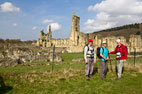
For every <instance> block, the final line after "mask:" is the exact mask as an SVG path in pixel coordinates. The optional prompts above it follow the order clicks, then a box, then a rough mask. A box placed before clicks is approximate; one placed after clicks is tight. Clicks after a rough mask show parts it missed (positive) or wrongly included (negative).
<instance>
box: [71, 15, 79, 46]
mask: <svg viewBox="0 0 142 94" xmlns="http://www.w3.org/2000/svg"><path fill="white" fill-rule="evenodd" d="M79 23H80V18H79V17H78V16H76V15H75V13H73V15H72V27H71V34H70V38H69V39H70V41H71V42H72V45H73V46H75V45H77V44H78V43H77V42H78V38H79V36H78V32H79V31H80V24H79Z"/></svg>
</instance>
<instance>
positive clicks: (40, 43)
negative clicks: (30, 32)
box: [39, 30, 44, 45]
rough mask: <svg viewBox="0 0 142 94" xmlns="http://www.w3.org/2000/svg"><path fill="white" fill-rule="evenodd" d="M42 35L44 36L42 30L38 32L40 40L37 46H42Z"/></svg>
mask: <svg viewBox="0 0 142 94" xmlns="http://www.w3.org/2000/svg"><path fill="white" fill-rule="evenodd" d="M43 35H44V32H43V30H41V31H40V38H39V45H42V43H43Z"/></svg>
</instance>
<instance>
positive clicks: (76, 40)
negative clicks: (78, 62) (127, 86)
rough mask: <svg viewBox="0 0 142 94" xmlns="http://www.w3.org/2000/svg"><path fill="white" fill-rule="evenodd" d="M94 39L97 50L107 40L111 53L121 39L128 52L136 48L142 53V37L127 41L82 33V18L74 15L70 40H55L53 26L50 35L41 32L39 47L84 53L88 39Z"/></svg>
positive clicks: (138, 36)
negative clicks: (60, 48)
mask: <svg viewBox="0 0 142 94" xmlns="http://www.w3.org/2000/svg"><path fill="white" fill-rule="evenodd" d="M89 38H92V39H93V40H94V43H93V44H94V46H95V48H97V47H100V46H102V41H103V40H106V41H107V43H108V49H109V50H110V51H112V50H114V48H115V47H116V45H117V44H116V39H118V38H120V39H121V41H122V43H123V44H125V45H126V46H127V47H128V52H133V50H134V48H136V51H137V52H142V35H130V38H129V40H126V38H125V37H123V36H117V37H116V36H109V35H108V37H102V36H101V35H99V34H97V35H95V34H92V33H89V34H84V33H83V32H80V18H79V17H78V16H76V15H75V13H73V15H72V27H71V33H70V36H69V38H67V39H53V38H52V32H51V26H49V30H48V33H47V34H45V33H44V31H43V30H41V31H40V38H39V40H38V41H37V45H38V46H42V47H52V46H53V45H55V47H66V48H67V49H68V52H82V51H83V48H84V45H85V44H87V42H88V39H89Z"/></svg>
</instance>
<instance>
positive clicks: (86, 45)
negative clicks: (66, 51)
mask: <svg viewBox="0 0 142 94" xmlns="http://www.w3.org/2000/svg"><path fill="white" fill-rule="evenodd" d="M85 47H87V52H88V51H90V49H89V46H88V44H86V45H85V46H84V48H83V54H84V49H85ZM92 51H94V48H93V50H92ZM87 55H89V54H87Z"/></svg>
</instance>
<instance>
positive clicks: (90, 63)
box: [85, 58, 94, 76]
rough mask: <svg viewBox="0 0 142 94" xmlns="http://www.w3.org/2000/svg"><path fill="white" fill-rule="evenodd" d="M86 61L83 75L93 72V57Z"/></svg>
mask: <svg viewBox="0 0 142 94" xmlns="http://www.w3.org/2000/svg"><path fill="white" fill-rule="evenodd" d="M87 60H88V63H85V75H86V76H89V75H92V74H93V70H94V58H88V59H87Z"/></svg>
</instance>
